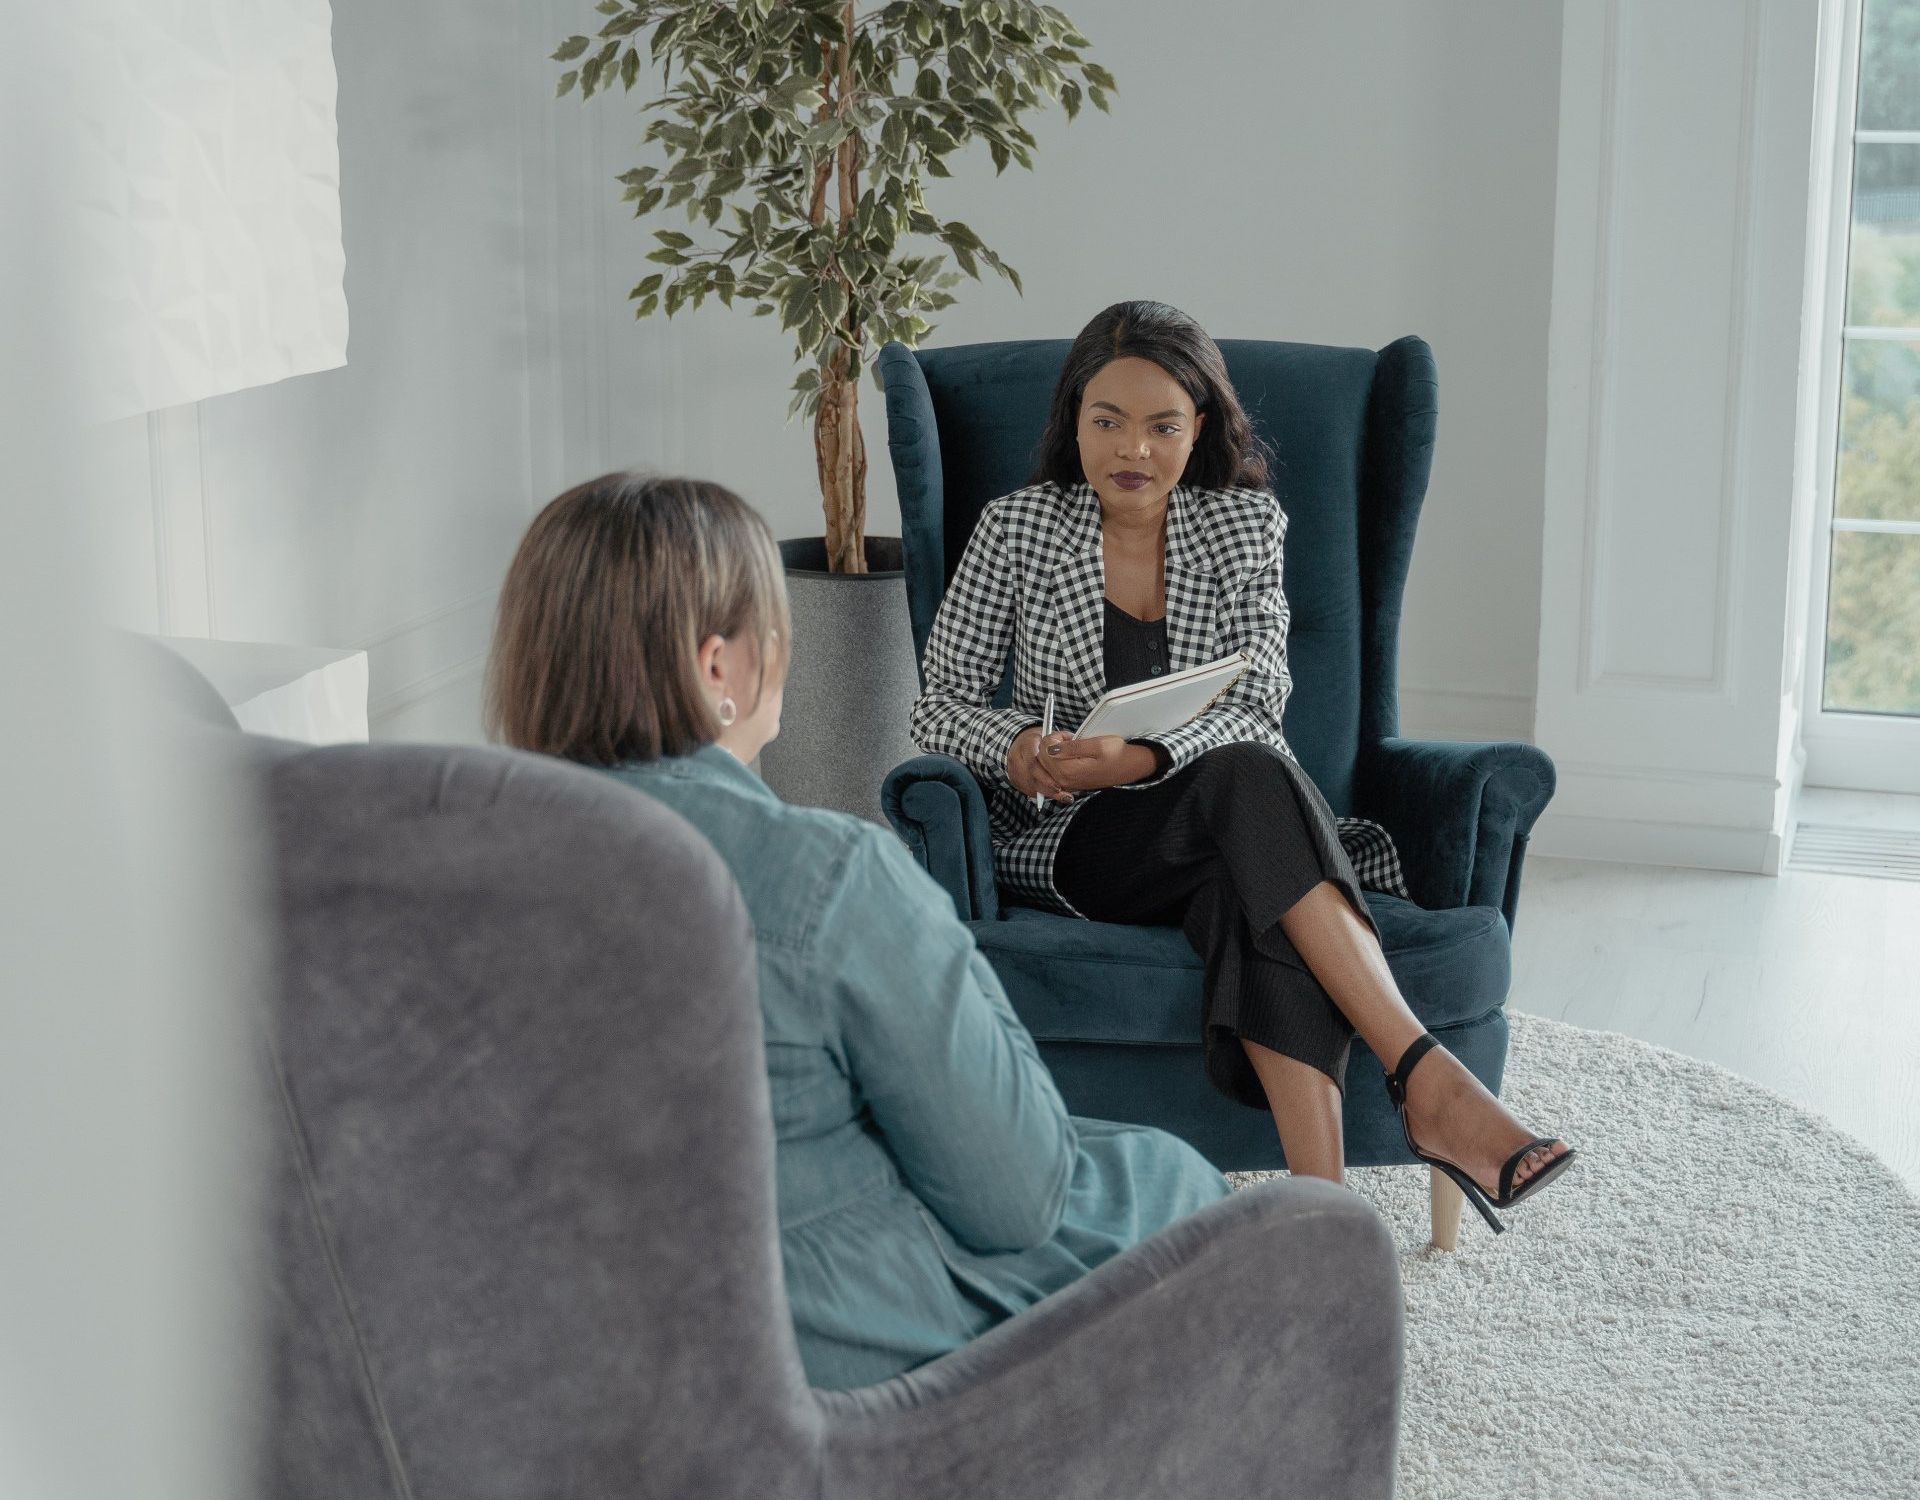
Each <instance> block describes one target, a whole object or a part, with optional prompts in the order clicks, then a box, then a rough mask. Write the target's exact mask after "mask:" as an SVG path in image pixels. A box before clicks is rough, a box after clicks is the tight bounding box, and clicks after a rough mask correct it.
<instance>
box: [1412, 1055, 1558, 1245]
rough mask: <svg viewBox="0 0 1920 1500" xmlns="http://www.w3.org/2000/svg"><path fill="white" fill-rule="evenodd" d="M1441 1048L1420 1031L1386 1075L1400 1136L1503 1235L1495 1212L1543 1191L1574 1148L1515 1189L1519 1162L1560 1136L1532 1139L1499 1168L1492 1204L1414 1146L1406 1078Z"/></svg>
mask: <svg viewBox="0 0 1920 1500" xmlns="http://www.w3.org/2000/svg"><path fill="white" fill-rule="evenodd" d="M1439 1045H1440V1038H1439V1037H1437V1036H1435V1035H1434V1034H1433V1033H1432V1032H1431V1031H1423V1032H1421V1033H1420V1035H1419V1036H1417V1037H1415V1038H1414V1039H1413V1041H1411V1042H1410V1043H1408V1045H1407V1050H1406V1051H1405V1052H1403V1053H1401V1054H1400V1064H1399V1066H1398V1067H1396V1068H1395V1069H1394V1070H1393V1071H1392V1072H1391V1073H1389V1074H1387V1097H1388V1098H1389V1099H1391V1100H1392V1101H1393V1105H1394V1108H1395V1109H1397V1110H1399V1111H1400V1133H1401V1134H1402V1135H1404V1136H1405V1137H1406V1138H1407V1149H1408V1150H1409V1151H1411V1152H1412V1153H1413V1154H1414V1155H1415V1156H1417V1157H1419V1158H1420V1160H1421V1161H1423V1162H1426V1163H1428V1164H1429V1165H1431V1166H1435V1167H1438V1168H1439V1169H1440V1170H1441V1171H1442V1172H1445V1173H1446V1174H1447V1176H1449V1177H1451V1178H1452V1179H1453V1180H1454V1182H1455V1184H1457V1185H1458V1187H1459V1189H1460V1191H1461V1192H1462V1193H1464V1194H1465V1195H1466V1198H1467V1201H1468V1202H1469V1203H1471V1204H1472V1205H1473V1206H1474V1207H1475V1208H1476V1209H1477V1210H1479V1213H1480V1217H1481V1218H1483V1219H1485V1220H1486V1221H1487V1223H1488V1225H1489V1226H1490V1227H1491V1228H1492V1230H1493V1232H1494V1233H1495V1234H1502V1233H1504V1232H1505V1231H1506V1227H1507V1226H1506V1225H1504V1224H1502V1223H1501V1222H1500V1217H1499V1215H1498V1214H1496V1213H1494V1209H1496V1208H1512V1207H1513V1205H1514V1204H1516V1203H1524V1202H1525V1201H1526V1200H1527V1199H1528V1198H1530V1197H1532V1196H1533V1195H1534V1194H1535V1193H1537V1192H1538V1191H1539V1190H1540V1189H1541V1188H1543V1187H1545V1186H1546V1185H1547V1184H1548V1183H1549V1182H1552V1181H1553V1179H1554V1178H1556V1177H1558V1176H1559V1175H1560V1174H1561V1173H1562V1172H1564V1171H1565V1170H1566V1168H1567V1164H1568V1163H1569V1162H1571V1161H1572V1160H1573V1156H1574V1151H1573V1147H1571V1146H1569V1147H1567V1149H1566V1150H1565V1151H1562V1152H1561V1153H1560V1154H1559V1155H1558V1156H1556V1157H1554V1159H1553V1160H1552V1161H1551V1162H1549V1163H1548V1164H1547V1165H1546V1166H1544V1167H1542V1168H1541V1169H1540V1170H1539V1171H1537V1172H1535V1173H1534V1174H1533V1175H1532V1176H1531V1177H1529V1178H1528V1179H1527V1180H1526V1181H1525V1182H1523V1183H1521V1184H1520V1186H1519V1188H1518V1189H1517V1190H1516V1189H1515V1188H1514V1186H1513V1174H1514V1172H1515V1171H1516V1170H1517V1169H1518V1168H1519V1166H1520V1163H1521V1162H1522V1161H1524V1160H1525V1159H1526V1155H1527V1153H1528V1152H1529V1151H1534V1150H1537V1149H1538V1148H1539V1147H1541V1146H1551V1145H1552V1144H1553V1143H1554V1142H1555V1141H1556V1140H1558V1139H1559V1137H1558V1136H1551V1135H1537V1136H1535V1137H1534V1138H1533V1139H1532V1140H1530V1141H1528V1142H1527V1143H1526V1145H1524V1146H1522V1147H1521V1148H1520V1149H1519V1150H1518V1151H1516V1152H1514V1153H1513V1155H1511V1156H1509V1157H1508V1158H1507V1160H1506V1164H1505V1165H1504V1166H1502V1167H1501V1168H1500V1196H1499V1197H1498V1198H1495V1199H1493V1200H1492V1201H1491V1203H1489V1201H1488V1199H1487V1193H1486V1189H1484V1188H1483V1187H1481V1186H1480V1184H1479V1183H1477V1182H1475V1181H1474V1180H1473V1178H1472V1177H1471V1176H1469V1175H1468V1174H1467V1172H1466V1171H1465V1170H1464V1169H1462V1168H1461V1167H1460V1166H1458V1165H1457V1164H1456V1163H1454V1162H1450V1161H1448V1160H1447V1159H1446V1158H1445V1157H1441V1156H1433V1155H1431V1154H1429V1153H1428V1152H1425V1151H1422V1150H1421V1149H1420V1148H1419V1147H1418V1146H1416V1145H1415V1144H1414V1143H1413V1132H1412V1131H1411V1130H1409V1129H1408V1128H1407V1075H1408V1074H1409V1073H1411V1072H1412V1071H1413V1065H1414V1064H1415V1063H1417V1062H1419V1061H1420V1059H1421V1058H1423V1057H1425V1056H1426V1055H1427V1053H1428V1052H1429V1051H1431V1050H1432V1049H1433V1048H1435V1047H1438V1046H1439Z"/></svg>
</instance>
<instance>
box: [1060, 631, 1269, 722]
mask: <svg viewBox="0 0 1920 1500" xmlns="http://www.w3.org/2000/svg"><path fill="white" fill-rule="evenodd" d="M1250 665H1251V663H1250V662H1248V660H1247V658H1246V654H1245V653H1244V652H1240V651H1236V652H1234V653H1233V655H1231V656H1223V657H1221V658H1220V660H1218V661H1210V662H1208V663H1206V664H1205V665H1204V666H1198V667H1188V668H1187V669H1186V670H1185V671H1184V672H1175V673H1173V674H1172V675H1171V676H1168V677H1154V678H1150V679H1149V680H1147V681H1145V682H1135V683H1130V684H1128V685H1127V686H1126V687H1122V688H1115V689H1114V690H1113V691H1112V692H1110V693H1108V694H1107V695H1106V696H1105V697H1103V698H1102V699H1101V700H1100V701H1099V702H1098V703H1096V704H1094V705H1093V710H1092V712H1090V713H1089V714H1088V715H1087V716H1086V718H1085V719H1083V720H1082V721H1081V723H1080V727H1079V728H1078V729H1076V730H1074V732H1073V735H1074V738H1075V739H1082V740H1083V739H1087V738H1089V737H1090V736H1092V735H1096V734H1117V735H1119V736H1121V738H1123V739H1129V740H1131V739H1138V738H1139V737H1140V736H1141V735H1143V734H1166V733H1168V732H1169V731H1171V730H1175V729H1178V728H1179V727H1180V726H1181V725H1182V724H1184V723H1186V722H1187V721H1188V720H1189V719H1191V718H1193V717H1194V716H1195V715H1197V714H1198V713H1199V712H1200V711H1201V710H1202V709H1204V708H1206V707H1207V705H1208V704H1210V703H1212V702H1213V700H1214V699H1215V698H1218V697H1219V696H1220V695H1221V694H1222V693H1224V692H1225V691H1226V690H1227V689H1228V688H1230V687H1232V686H1233V684H1234V681H1235V679H1237V678H1238V677H1239V676H1240V674H1241V673H1242V672H1244V671H1246V669H1247V668H1248V666H1250Z"/></svg>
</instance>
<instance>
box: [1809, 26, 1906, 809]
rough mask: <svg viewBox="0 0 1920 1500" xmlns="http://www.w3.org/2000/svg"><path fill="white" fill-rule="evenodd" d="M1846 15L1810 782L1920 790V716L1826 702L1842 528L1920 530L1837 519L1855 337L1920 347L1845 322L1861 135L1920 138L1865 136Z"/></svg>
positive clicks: (1822, 374)
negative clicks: (1830, 588) (1843, 708)
mask: <svg viewBox="0 0 1920 1500" xmlns="http://www.w3.org/2000/svg"><path fill="white" fill-rule="evenodd" d="M1840 12H1841V14H1840V16H1839V17H1838V18H1837V19H1838V21H1839V31H1840V35H1839V38H1838V41H1839V44H1840V46H1839V56H1838V67H1839V88H1838V90H1837V91H1836V99H1835V102H1836V110H1837V118H1836V120H1835V122H1834V127H1835V128H1834V130H1833V143H1834V155H1833V162H1832V174H1831V175H1832V193H1831V195H1830V198H1829V202H1828V213H1827V226H1828V242H1827V257H1826V264H1827V284H1826V286H1825V288H1824V289H1823V290H1824V294H1825V297H1824V316H1823V318H1822V319H1821V323H1820V327H1821V330H1822V331H1821V334H1820V358H1819V365H1818V376H1819V381H1820V398H1819V427H1818V433H1819V443H1818V448H1817V451H1816V454H1815V458H1814V486H1815V490H1814V493H1815V496H1816V500H1815V507H1814V509H1815V518H1814V535H1813V543H1812V549H1811V555H1810V583H1811V598H1810V600H1809V604H1808V609H1807V639H1806V652H1807V656H1806V671H1805V673H1804V674H1803V678H1802V681H1803V683H1804V692H1805V700H1804V702H1803V704H1802V720H1801V723H1802V730H1801V737H1802V741H1803V743H1804V745H1805V748H1806V757H1807V759H1806V775H1805V782H1806V784H1807V785H1808V786H1827V787H1847V788H1853V789H1856V790H1861V791H1870V792H1904V793H1912V794H1916V795H1920V718H1916V717H1911V716H1893V715H1887V714H1867V713H1841V712H1834V711H1831V710H1828V709H1824V708H1822V707H1821V706H1820V705H1821V701H1822V699H1823V698H1824V697H1825V696H1826V670H1827V652H1826V644H1827V641H1826V637H1827V604H1828V594H1827V581H1828V576H1829V574H1830V572H1831V570H1832V566H1833V533H1834V531H1835V530H1836V529H1838V530H1842V531H1863V532H1881V533H1888V532H1891V533H1896V534H1903V535H1920V521H1850V520H1845V519H1839V520H1836V518H1835V515H1834V509H1835V505H1836V493H1835V492H1836V489H1837V487H1838V482H1839V454H1840V391H1841V382H1842V380H1843V379H1844V378H1845V361H1846V346H1847V340H1848V338H1850V337H1851V338H1900V339H1902V340H1903V341H1912V342H1914V343H1917V344H1920V328H1915V329H1911V330H1902V331H1899V332H1894V331H1890V330H1884V329H1861V328H1853V327H1849V326H1847V325H1846V324H1845V319H1846V313H1847V276H1848V271H1849V263H1850V260H1851V249H1852V237H1853V152H1854V145H1855V142H1856V141H1860V142H1866V143H1873V142H1888V141H1890V142H1912V143H1914V144H1916V145H1920V130H1866V131H1858V132H1857V133H1856V130H1855V126H1856V124H1857V119H1858V111H1859V101H1858V88H1859V76H1860V47H1861V37H1862V31H1863V25H1864V17H1865V3H1864V0H1845V3H1844V4H1843V5H1842V6H1841V7H1840Z"/></svg>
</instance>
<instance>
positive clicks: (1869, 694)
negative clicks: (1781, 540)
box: [1821, 531, 1920, 714]
mask: <svg viewBox="0 0 1920 1500" xmlns="http://www.w3.org/2000/svg"><path fill="white" fill-rule="evenodd" d="M1830 586H1831V590H1832V591H1831V593H1830V594H1829V596H1828V600H1827V680H1826V692H1825V695H1824V698H1823V701H1822V705H1821V706H1822V707H1824V708H1828V709H1832V710H1834V711H1836V712H1839V713H1880V714H1920V536H1888V535H1882V534H1879V533H1875V532H1869V531H1836V532H1835V533H1834V534H1833V571H1832V573H1831V575H1830Z"/></svg>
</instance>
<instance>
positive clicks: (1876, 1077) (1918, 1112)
mask: <svg viewBox="0 0 1920 1500" xmlns="http://www.w3.org/2000/svg"><path fill="white" fill-rule="evenodd" d="M1916 815H1920V798H1912V797H1906V798H1871V797H1862V796H1855V795H1852V794H1845V793H1833V792H1822V791H1818V790H1810V791H1808V792H1807V793H1805V794H1803V797H1802V800H1801V803H1800V806H1799V808H1798V811H1797V816H1798V817H1799V818H1800V819H1802V820H1805V821H1808V822H1840V821H1870V820H1876V819H1877V820H1880V821H1882V822H1889V821H1892V822H1902V823H1904V822H1906V820H1907V819H1909V818H1913V817H1915V816H1916ZM1508 1005H1509V1007H1510V1008H1511V1009H1513V1010H1516V1011H1525V1012H1529V1013H1532V1014H1535V1015H1542V1016H1552V1017H1554V1018H1555V1019H1557V1020H1562V1021H1569V1022H1572V1023H1573V1024H1575V1025H1578V1026H1587V1027H1592V1028H1595V1029H1598V1030H1602V1031H1619V1032H1625V1033H1626V1034H1627V1035H1629V1036H1634V1037H1639V1038H1641V1039H1642V1040H1644V1041H1648V1042H1654V1043H1657V1044H1658V1045H1660V1046H1662V1047H1670V1048H1672V1049H1673V1050H1674V1051H1676V1052H1681V1053H1685V1054H1687V1055H1688V1056H1691V1057H1699V1058H1704V1059H1706V1060H1708V1061H1710V1062H1714V1063H1718V1064H1719V1065H1720V1066H1722V1067H1724V1068H1729V1069H1731V1070H1732V1071H1734V1072H1736V1073H1739V1074H1741V1075H1742V1076H1744V1077H1747V1078H1751V1079H1754V1080H1755V1081H1757V1082H1759V1083H1762V1084H1765V1085H1766V1086H1767V1087H1769V1088H1771V1089H1773V1090H1775V1091H1776V1092H1778V1093H1781V1094H1784V1095H1786V1096H1787V1097H1788V1098H1790V1099H1792V1100H1794V1101H1795V1102H1796V1103H1799V1104H1803V1105H1806V1106H1807V1107H1809V1108H1811V1109H1815V1110H1818V1111H1819V1112H1820V1113H1821V1114H1823V1115H1825V1116H1826V1117H1827V1118H1828V1119H1830V1120H1832V1121H1833V1122H1834V1123H1835V1124H1836V1125H1838V1126H1839V1127H1840V1128H1841V1129H1842V1130H1845V1131H1847V1132H1848V1133H1849V1134H1851V1135H1853V1136H1854V1137H1855V1138H1857V1139H1858V1140H1860V1141H1862V1142H1863V1143H1865V1144H1866V1145H1867V1146H1868V1147H1870V1148H1871V1149H1872V1150H1873V1151H1874V1152H1876V1153H1877V1154H1878V1155H1879V1156H1880V1157H1881V1158H1882V1159H1883V1160H1885V1161H1886V1162H1887V1163H1888V1164H1889V1165H1890V1166H1891V1167H1892V1168H1893V1170H1894V1171H1895V1172H1896V1173H1898V1174H1899V1175H1900V1176H1901V1177H1902V1178H1904V1179H1905V1180H1906V1182H1907V1183H1908V1185H1909V1186H1910V1187H1912V1188H1913V1189H1914V1190H1915V1191H1916V1192H1920V881H1914V880H1891V879H1887V880H1882V879H1866V878H1863V877H1860V876H1852V875H1828V874H1816V873H1813V872H1809V871H1801V870H1794V869H1791V868H1787V869H1783V870H1782V872H1781V873H1780V874H1779V875H1778V876H1771V875H1738V874H1730V873H1727V872H1724V871H1714V870H1682V869H1670V868H1665V867H1661V866H1654V865H1624V864H1606V863H1600V862H1596V861H1587V860H1569V859H1549V858H1546V857H1544V856H1534V855H1529V856H1528V859H1527V864H1526V869H1525V871H1524V874H1523V877H1522V881H1521V888H1520V906H1519V912H1518V917H1517V920H1516V922H1515V926H1514V979H1513V991H1512V995H1511V997H1510V999H1509V1001H1508Z"/></svg>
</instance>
